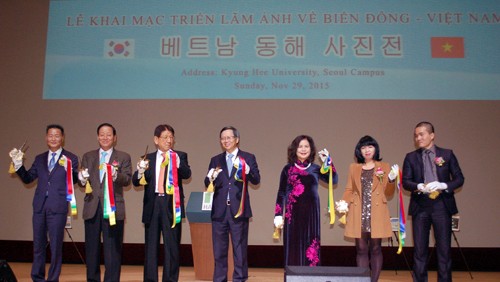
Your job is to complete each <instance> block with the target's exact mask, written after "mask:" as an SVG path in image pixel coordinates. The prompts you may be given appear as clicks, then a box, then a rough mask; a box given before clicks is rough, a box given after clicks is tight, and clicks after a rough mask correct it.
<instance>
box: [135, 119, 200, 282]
mask: <svg viewBox="0 0 500 282" xmlns="http://www.w3.org/2000/svg"><path fill="white" fill-rule="evenodd" d="M174 134H175V132H174V128H173V127H172V126H170V125H168V124H162V125H158V126H157V127H156V129H155V131H154V137H153V141H154V143H155V145H156V147H157V148H158V150H157V151H156V152H153V153H151V154H147V155H146V156H144V157H143V158H142V159H141V160H140V161H139V162H138V164H137V171H136V172H135V173H134V176H133V177H132V182H133V184H134V186H141V185H144V201H143V211H142V222H143V223H144V228H145V255H146V256H145V261H144V281H158V248H159V245H160V234H163V251H164V260H163V279H162V281H178V280H179V247H180V244H181V225H182V222H181V220H182V218H183V217H184V191H183V188H182V179H188V178H189V177H191V168H190V167H189V164H188V157H187V154H186V153H184V152H181V151H173V146H174V143H175V136H174Z"/></svg>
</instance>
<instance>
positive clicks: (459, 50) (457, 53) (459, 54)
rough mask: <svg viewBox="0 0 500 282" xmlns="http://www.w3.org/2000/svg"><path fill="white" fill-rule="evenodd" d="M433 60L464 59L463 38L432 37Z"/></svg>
mask: <svg viewBox="0 0 500 282" xmlns="http://www.w3.org/2000/svg"><path fill="white" fill-rule="evenodd" d="M431 56H432V58H464V57H465V52H464V38H463V37H431Z"/></svg>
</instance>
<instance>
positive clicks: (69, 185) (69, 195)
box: [65, 157, 77, 215]
mask: <svg viewBox="0 0 500 282" xmlns="http://www.w3.org/2000/svg"><path fill="white" fill-rule="evenodd" d="M65 165H66V201H68V202H69V203H70V206H71V215H76V214H77V209H76V198H75V189H74V187H73V166H72V165H71V159H70V158H68V157H66V164H65Z"/></svg>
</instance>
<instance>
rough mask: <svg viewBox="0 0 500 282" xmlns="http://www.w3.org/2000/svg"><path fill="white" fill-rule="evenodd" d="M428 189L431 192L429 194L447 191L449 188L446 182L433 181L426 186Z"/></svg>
mask: <svg viewBox="0 0 500 282" xmlns="http://www.w3.org/2000/svg"><path fill="white" fill-rule="evenodd" d="M426 188H427V189H428V190H429V192H434V191H436V190H445V189H446V188H448V185H447V184H446V183H444V182H438V181H432V182H431V183H428V184H427V185H426Z"/></svg>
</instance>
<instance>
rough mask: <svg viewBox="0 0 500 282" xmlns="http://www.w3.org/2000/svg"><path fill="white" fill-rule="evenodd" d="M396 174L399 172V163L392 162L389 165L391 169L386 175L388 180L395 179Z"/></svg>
mask: <svg viewBox="0 0 500 282" xmlns="http://www.w3.org/2000/svg"><path fill="white" fill-rule="evenodd" d="M398 174H399V165H397V164H394V165H392V166H391V171H390V172H389V175H388V176H387V177H389V180H390V181H394V179H396V177H397V176H398Z"/></svg>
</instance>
